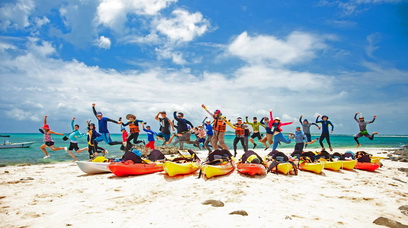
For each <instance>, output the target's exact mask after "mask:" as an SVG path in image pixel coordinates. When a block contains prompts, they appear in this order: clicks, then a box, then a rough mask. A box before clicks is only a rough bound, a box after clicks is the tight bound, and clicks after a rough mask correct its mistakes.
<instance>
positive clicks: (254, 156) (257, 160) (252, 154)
mask: <svg viewBox="0 0 408 228" xmlns="http://www.w3.org/2000/svg"><path fill="white" fill-rule="evenodd" d="M249 158H252V159H249ZM241 162H242V163H254V164H262V163H263V160H262V158H261V157H260V156H259V155H258V154H257V153H255V152H254V151H252V150H248V151H246V152H245V153H244V154H243V155H242V157H241Z"/></svg>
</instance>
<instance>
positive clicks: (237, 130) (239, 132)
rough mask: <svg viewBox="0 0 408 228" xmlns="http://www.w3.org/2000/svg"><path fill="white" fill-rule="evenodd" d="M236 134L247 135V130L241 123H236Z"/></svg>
mask: <svg viewBox="0 0 408 228" xmlns="http://www.w3.org/2000/svg"><path fill="white" fill-rule="evenodd" d="M235 135H237V136H244V135H245V130H244V128H242V125H241V124H236V125H235Z"/></svg>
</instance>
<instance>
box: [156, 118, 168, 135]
mask: <svg viewBox="0 0 408 228" xmlns="http://www.w3.org/2000/svg"><path fill="white" fill-rule="evenodd" d="M159 121H160V129H159V131H160V132H161V133H163V134H165V135H170V134H171V132H170V123H169V118H167V117H165V118H159Z"/></svg>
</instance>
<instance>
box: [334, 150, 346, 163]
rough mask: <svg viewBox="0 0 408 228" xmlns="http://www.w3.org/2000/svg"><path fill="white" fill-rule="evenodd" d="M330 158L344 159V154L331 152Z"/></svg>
mask: <svg viewBox="0 0 408 228" xmlns="http://www.w3.org/2000/svg"><path fill="white" fill-rule="evenodd" d="M332 158H333V159H337V160H339V161H340V160H344V155H343V154H340V153H339V152H334V153H333V154H332Z"/></svg>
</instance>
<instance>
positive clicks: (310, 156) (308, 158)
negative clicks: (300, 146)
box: [300, 151, 315, 162]
mask: <svg viewBox="0 0 408 228" xmlns="http://www.w3.org/2000/svg"><path fill="white" fill-rule="evenodd" d="M300 160H301V161H304V162H314V161H315V154H314V153H313V152H312V151H308V152H304V153H302V154H301V155H300Z"/></svg>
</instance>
